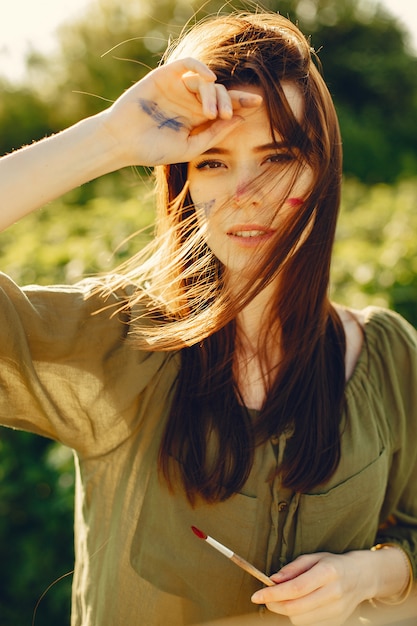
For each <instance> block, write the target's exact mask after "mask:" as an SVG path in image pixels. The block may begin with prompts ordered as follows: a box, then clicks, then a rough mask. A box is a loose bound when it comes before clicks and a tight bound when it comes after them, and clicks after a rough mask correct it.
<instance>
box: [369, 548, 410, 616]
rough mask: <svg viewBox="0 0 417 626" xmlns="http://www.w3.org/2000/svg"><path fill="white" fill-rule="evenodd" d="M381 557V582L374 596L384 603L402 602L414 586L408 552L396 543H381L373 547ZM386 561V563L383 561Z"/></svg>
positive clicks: (374, 551) (377, 555) (374, 552)
mask: <svg viewBox="0 0 417 626" xmlns="http://www.w3.org/2000/svg"><path fill="white" fill-rule="evenodd" d="M371 552H372V553H373V554H374V555H375V556H376V557H379V561H380V569H378V570H377V571H379V576H378V580H379V584H378V588H377V591H376V593H375V595H374V597H373V598H372V599H373V600H374V601H376V602H380V603H382V604H391V605H395V604H401V603H402V602H405V600H406V599H407V598H408V596H409V594H410V592H411V589H412V586H413V582H414V581H413V568H412V565H411V562H410V559H409V557H408V554H407V553H406V552H405V550H403V548H402V547H401V546H400V545H399V544H396V543H380V544H377V545H375V546H373V547H372V548H371ZM382 560H383V561H384V563H385V564H384V563H383V562H382Z"/></svg>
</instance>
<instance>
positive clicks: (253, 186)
mask: <svg viewBox="0 0 417 626" xmlns="http://www.w3.org/2000/svg"><path fill="white" fill-rule="evenodd" d="M261 199H262V190H261V184H260V182H259V181H257V180H256V179H255V178H254V177H253V175H250V174H243V175H242V176H241V177H239V179H238V180H236V183H235V188H234V192H233V205H234V206H235V207H236V208H242V207H245V206H259V205H260V204H261Z"/></svg>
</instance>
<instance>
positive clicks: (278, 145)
mask: <svg viewBox="0 0 417 626" xmlns="http://www.w3.org/2000/svg"><path fill="white" fill-rule="evenodd" d="M282 148H288V144H287V143H285V142H284V141H271V142H270V143H265V144H263V145H261V146H256V147H255V148H254V152H268V150H280V149H282ZM229 152H230V150H226V149H225V148H216V146H214V147H213V148H209V149H208V150H206V151H205V152H203V153H202V154H203V155H209V154H229Z"/></svg>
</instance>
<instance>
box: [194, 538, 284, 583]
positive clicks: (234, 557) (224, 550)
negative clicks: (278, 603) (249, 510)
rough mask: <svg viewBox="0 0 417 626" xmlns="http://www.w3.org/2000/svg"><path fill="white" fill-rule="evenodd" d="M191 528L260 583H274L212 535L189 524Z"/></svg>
mask: <svg viewBox="0 0 417 626" xmlns="http://www.w3.org/2000/svg"><path fill="white" fill-rule="evenodd" d="M191 530H192V531H193V533H194V534H195V535H196V536H197V537H199V538H200V539H204V541H207V543H208V544H210V545H211V546H212V547H213V548H215V549H216V550H218V551H219V552H221V554H223V555H224V556H226V557H227V558H228V559H230V560H231V561H233V563H235V564H236V565H238V566H239V567H241V568H242V569H243V570H245V572H247V573H248V574H250V575H251V576H254V577H255V578H257V579H258V580H260V581H261V582H262V583H264V585H267V586H268V587H272V586H273V585H275V584H276V583H274V581H273V580H271V579H270V578H268V576H267V575H266V574H264V573H263V572H261V571H260V570H258V569H257V568H256V567H255V566H254V565H252V564H251V563H249V562H248V561H246V560H245V559H243V558H242V557H241V556H238V555H237V554H235V553H234V552H233V551H232V550H230V549H229V548H226V546H224V545H223V544H222V543H220V542H219V541H216V539H213V537H210V536H209V535H206V533H204V532H203V531H202V530H200V529H199V528H196V527H195V526H191Z"/></svg>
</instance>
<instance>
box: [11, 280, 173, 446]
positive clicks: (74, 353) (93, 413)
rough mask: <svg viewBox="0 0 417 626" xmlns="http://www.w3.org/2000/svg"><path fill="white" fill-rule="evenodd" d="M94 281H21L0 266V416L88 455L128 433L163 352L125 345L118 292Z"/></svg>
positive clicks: (116, 442)
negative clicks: (103, 290) (105, 291)
mask: <svg viewBox="0 0 417 626" xmlns="http://www.w3.org/2000/svg"><path fill="white" fill-rule="evenodd" d="M94 287H97V284H94V283H88V282H87V283H80V284H78V285H75V286H74V287H60V286H57V287H53V288H42V287H27V288H24V289H20V288H19V287H17V286H16V285H15V284H14V283H13V281H11V280H10V278H8V277H7V276H5V275H1V274H0V424H2V425H4V426H11V427H13V428H18V429H23V430H28V431H31V432H35V433H38V434H40V435H44V436H46V437H50V438H52V439H55V440H58V441H61V442H62V443H64V444H65V445H68V446H70V447H72V448H74V449H75V450H77V451H78V452H80V453H81V454H83V453H84V454H87V452H88V454H89V455H90V454H104V453H106V452H107V451H109V450H111V449H113V448H114V447H115V446H117V445H119V444H120V442H121V441H123V440H124V439H125V438H126V437H128V436H129V433H130V432H131V429H132V427H133V426H132V424H133V422H134V420H135V419H137V406H138V402H139V400H140V395H141V393H142V392H143V390H144V389H145V388H146V386H147V385H148V383H149V382H150V381H151V380H152V377H153V376H154V375H155V373H156V371H157V370H158V368H160V367H161V363H162V359H163V355H162V354H161V353H148V352H143V351H139V350H134V349H133V348H132V347H131V345H130V342H129V341H126V337H127V335H128V331H129V319H128V317H127V315H125V316H124V317H123V316H122V314H121V313H116V311H117V308H118V307H117V304H118V297H117V296H116V295H113V296H111V297H110V298H108V299H107V300H106V301H104V300H103V299H102V298H101V297H100V296H99V295H96V296H94V295H93V291H94V289H93V288H94ZM122 296H123V294H120V304H121V302H122Z"/></svg>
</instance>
